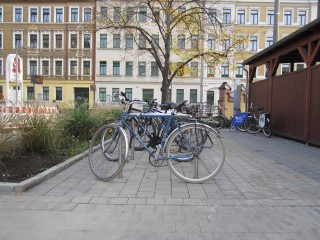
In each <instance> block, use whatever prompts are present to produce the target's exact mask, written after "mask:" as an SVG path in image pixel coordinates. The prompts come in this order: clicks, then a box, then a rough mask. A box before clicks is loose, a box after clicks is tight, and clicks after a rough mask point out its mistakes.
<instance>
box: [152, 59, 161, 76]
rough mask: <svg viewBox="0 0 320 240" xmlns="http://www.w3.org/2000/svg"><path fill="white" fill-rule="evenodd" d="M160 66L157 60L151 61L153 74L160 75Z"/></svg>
mask: <svg viewBox="0 0 320 240" xmlns="http://www.w3.org/2000/svg"><path fill="white" fill-rule="evenodd" d="M158 75H159V68H158V65H157V63H156V62H151V76H158Z"/></svg>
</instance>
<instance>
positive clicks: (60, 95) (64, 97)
mask: <svg viewBox="0 0 320 240" xmlns="http://www.w3.org/2000/svg"><path fill="white" fill-rule="evenodd" d="M93 13H94V4H93V3H92V2H91V1H87V0H83V1H59V0H55V1H35V0H33V1H29V0H23V1H2V2H0V94H2V95H3V96H4V97H6V96H10V95H7V94H8V93H7V92H6V91H7V90H6V89H7V88H6V80H5V66H6V57H7V56H8V55H9V54H18V55H19V56H20V57H21V59H22V63H23V86H22V87H21V88H20V86H19V85H17V84H16V83H15V82H12V83H10V86H9V89H10V91H11V92H15V89H16V86H18V91H19V94H20V93H21V92H22V100H21V98H20V97H19V98H18V102H21V101H22V102H23V104H28V103H31V102H36V103H40V104H43V105H46V106H48V105H50V104H51V102H52V101H53V100H56V102H57V104H59V105H66V106H70V105H71V104H72V102H73V100H74V99H77V98H82V99H88V100H89V102H90V103H92V102H93V98H94V96H93V91H91V90H90V86H91V85H93V84H94V49H95V46H94V43H95V34H94V31H93V27H92V23H91V22H92V18H93V16H94V14H93ZM33 76H34V77H35V76H39V77H40V78H39V77H38V78H37V79H38V80H41V79H42V80H43V83H41V84H33V83H32V78H33ZM20 91H21V92H20ZM11 100H12V99H11ZM13 102H14V103H15V101H13Z"/></svg>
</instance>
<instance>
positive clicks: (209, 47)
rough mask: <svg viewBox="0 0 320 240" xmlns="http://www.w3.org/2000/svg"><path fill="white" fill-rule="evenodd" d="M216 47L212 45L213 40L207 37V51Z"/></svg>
mask: <svg viewBox="0 0 320 240" xmlns="http://www.w3.org/2000/svg"><path fill="white" fill-rule="evenodd" d="M215 48H216V47H215V44H214V39H213V37H212V36H211V35H209V36H208V49H209V50H214V49H215Z"/></svg>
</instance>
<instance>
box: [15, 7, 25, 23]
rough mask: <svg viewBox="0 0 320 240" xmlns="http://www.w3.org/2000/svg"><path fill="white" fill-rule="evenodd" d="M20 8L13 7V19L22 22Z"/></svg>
mask: <svg viewBox="0 0 320 240" xmlns="http://www.w3.org/2000/svg"><path fill="white" fill-rule="evenodd" d="M22 20H23V18H22V8H15V9H14V21H15V22H22Z"/></svg>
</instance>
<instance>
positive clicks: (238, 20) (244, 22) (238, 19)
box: [237, 8, 246, 25]
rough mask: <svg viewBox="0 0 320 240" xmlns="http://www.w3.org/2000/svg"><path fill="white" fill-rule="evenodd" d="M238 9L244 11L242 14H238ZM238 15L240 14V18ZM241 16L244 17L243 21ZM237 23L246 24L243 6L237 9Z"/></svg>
mask: <svg viewBox="0 0 320 240" xmlns="http://www.w3.org/2000/svg"><path fill="white" fill-rule="evenodd" d="M239 11H244V15H243V14H241V15H239ZM239 16H241V18H239ZM242 16H243V17H244V19H243V20H244V21H243V22H242V21H241V20H242ZM237 24H241V25H244V24H246V9H244V8H239V9H237Z"/></svg>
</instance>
